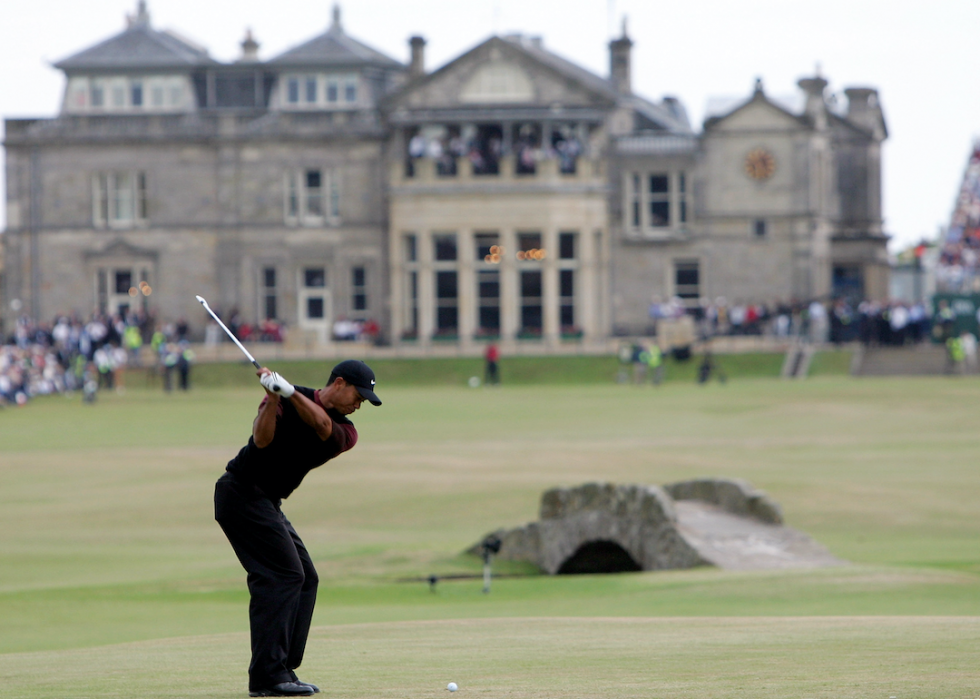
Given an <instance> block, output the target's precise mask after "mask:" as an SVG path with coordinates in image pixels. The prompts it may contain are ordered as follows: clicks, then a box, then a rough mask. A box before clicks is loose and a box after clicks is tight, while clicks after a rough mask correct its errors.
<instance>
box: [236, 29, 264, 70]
mask: <svg viewBox="0 0 980 699" xmlns="http://www.w3.org/2000/svg"><path fill="white" fill-rule="evenodd" d="M258 60H259V42H257V41H256V40H255V39H254V38H253V37H252V30H251V29H246V30H245V38H244V39H243V40H242V57H241V58H239V59H238V62H239V63H258Z"/></svg>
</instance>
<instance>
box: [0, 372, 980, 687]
mask: <svg viewBox="0 0 980 699" xmlns="http://www.w3.org/2000/svg"><path fill="white" fill-rule="evenodd" d="M242 371H247V369H244V368H243V369H242ZM287 376H288V374H287ZM134 385H136V382H135V381H132V382H130V386H134ZM379 385H380V386H381V388H379V393H380V394H381V396H382V398H383V399H384V401H385V405H384V406H383V407H381V408H372V407H371V406H366V407H365V408H363V409H362V410H361V411H360V412H359V413H358V414H357V415H356V416H355V418H354V419H355V422H356V423H357V425H358V428H359V432H360V435H361V441H360V443H359V444H358V446H357V448H356V449H355V450H354V451H353V452H351V453H349V454H346V455H344V456H343V457H341V458H340V459H338V460H336V461H334V462H331V463H330V464H328V465H327V466H325V467H323V468H321V469H318V470H316V471H313V472H312V473H311V474H310V475H309V476H308V477H307V480H306V482H304V484H303V486H302V487H301V488H300V489H299V490H298V491H297V492H296V493H295V494H294V495H293V496H292V497H291V498H290V499H289V500H288V501H287V502H285V503H284V505H283V509H284V511H285V512H286V513H287V515H288V516H289V517H290V519H291V521H292V522H293V523H294V524H295V525H296V528H297V529H298V531H299V532H300V534H301V535H302V536H303V538H304V541H305V542H306V544H307V546H308V547H309V549H310V551H311V553H312V555H313V557H314V560H315V561H316V564H317V568H318V570H319V572H320V578H321V588H320V596H319V604H318V608H317V612H316V617H315V619H314V624H315V625H316V629H315V631H314V637H313V638H312V639H311V643H310V647H309V651H308V654H307V662H306V663H305V664H304V672H303V674H302V676H304V677H305V678H307V679H309V680H310V681H313V682H318V683H322V684H323V686H324V688H325V690H326V691H325V694H326V696H337V697H361V696H364V697H367V696H381V697H416V696H417V697H426V696H432V697H435V696H438V697H444V696H446V695H445V694H443V692H445V686H446V683H447V682H449V681H450V680H452V681H456V682H458V683H459V684H460V687H461V690H460V692H461V693H460V694H459V699H466V697H468V696H477V695H479V696H481V697H483V696H485V697H496V696H513V697H524V696H540V697H556V698H560V699H565V698H566V697H567V698H569V699H571V698H572V697H582V696H588V697H592V696H596V697H598V696H608V697H660V696H663V697H736V696H738V697H744V696H751V697H787V696H807V697H883V698H884V699H887V698H888V697H891V696H895V697H899V698H904V697H937V699H938V698H939V697H943V698H946V697H965V698H970V699H977V698H978V697H980V672H978V671H977V670H976V665H977V663H976V659H977V657H980V656H978V651H980V517H978V514H977V513H978V511H980V510H978V506H977V502H978V496H980V469H978V468H977V463H978V457H980V430H978V429H977V426H978V422H980V421H978V417H977V416H978V415H980V409H978V408H980V382H977V381H974V380H967V379H960V380H956V379H938V378H937V379H904V380H899V379H895V380H890V379H889V380H853V379H849V378H843V377H833V376H824V377H821V378H817V379H814V380H810V381H806V382H783V381H779V380H772V379H742V380H740V379H732V380H730V381H729V382H728V383H727V384H726V385H721V384H718V383H712V384H709V385H707V386H697V385H694V384H693V383H691V382H679V381H675V382H670V383H668V384H666V385H664V386H661V387H659V388H656V389H655V388H653V387H649V386H647V387H635V386H630V385H615V384H609V383H607V384H592V385H578V386H576V385H560V384H555V385H538V386H531V385H526V386H513V385H505V386H503V387H501V388H498V389H483V388H481V389H476V390H473V389H468V388H463V387H457V386H429V387H420V386H410V385H399V386H389V387H385V386H384V376H383V374H381V373H379ZM260 398H261V391H260V390H259V389H258V388H255V387H253V388H235V387H226V388H208V389H198V390H195V391H193V392H191V393H190V394H186V395H184V394H174V395H165V394H163V393H162V391H161V392H158V391H150V390H133V389H132V388H131V390H130V391H129V392H128V393H126V394H125V395H101V396H100V398H99V401H98V403H97V404H96V405H91V406H89V405H83V404H82V403H81V401H80V399H79V398H78V397H75V398H70V399H69V398H63V397H53V398H49V399H45V400H37V401H34V402H33V403H32V404H30V405H29V406H27V407H25V408H21V409H6V410H2V411H0V697H8V696H9V697H17V698H21V697H24V698H30V697H45V698H47V697H51V698H55V697H59V698H60V697H72V698H82V697H89V696H91V697H114V696H119V697H128V696H135V695H139V696H149V697H193V696H209V697H211V696H217V697H234V696H243V695H244V694H245V692H244V689H245V686H246V685H245V681H246V680H245V667H246V665H247V656H248V640H247V612H246V609H247V592H246V590H245V583H244V573H243V571H242V570H241V568H240V566H239V565H238V563H237V561H236V560H235V558H234V556H233V554H232V551H231V548H230V547H229V546H228V544H227V542H226V541H225V539H224V537H223V535H222V533H221V531H220V529H219V528H218V527H217V525H216V524H215V523H214V521H213V514H212V503H211V496H212V493H213V483H214V481H215V479H217V477H218V476H219V475H220V474H221V472H222V470H223V468H224V464H225V462H227V460H228V459H229V458H230V457H231V456H232V455H233V454H234V453H235V452H236V451H237V449H238V448H239V447H240V446H241V444H243V443H244V441H245V439H246V438H247V436H248V434H249V429H250V424H251V419H252V416H253V415H254V412H255V408H256V405H257V403H258V401H259V399H260ZM706 475H715V476H726V477H739V478H745V479H747V480H749V481H751V482H752V483H753V484H755V485H756V486H757V487H760V488H762V489H764V490H766V491H767V492H768V493H769V494H770V495H772V496H773V497H774V498H775V499H776V500H777V501H778V502H780V503H781V504H782V506H783V508H784V511H785V514H786V516H787V520H788V523H789V524H790V525H791V526H794V527H797V528H799V529H802V530H803V531H806V532H807V533H809V534H811V535H812V536H814V537H815V538H816V539H817V540H818V541H820V542H821V543H823V544H825V545H826V546H828V547H829V548H830V549H831V551H832V552H833V553H834V554H836V555H837V556H839V557H841V558H844V559H847V560H849V561H851V562H852V563H853V565H850V566H845V567H842V568H834V569H825V570H817V571H767V572H739V573H734V572H725V571H719V570H715V569H709V568H702V569H696V570H690V571H670V572H661V573H642V574H627V575H616V576H573V577H547V576H539V575H532V576H528V577H513V578H506V579H498V580H496V581H495V582H494V586H493V591H492V593H491V594H490V595H483V594H481V592H480V588H481V583H480V581H478V580H466V581H458V582H450V581H445V582H441V583H440V584H439V585H438V586H437V589H436V591H435V593H432V592H430V591H429V589H428V586H427V585H426V584H425V583H422V582H400V580H401V579H402V578H412V577H419V576H425V575H428V574H429V573H440V574H445V573H454V572H473V573H475V572H477V571H478V570H479V568H480V564H479V562H478V561H476V560H474V559H472V558H470V557H467V556H463V555H461V554H460V552H461V551H462V550H463V549H465V548H466V547H468V546H469V545H471V544H472V543H474V542H476V541H477V540H479V538H480V537H481V536H482V535H483V534H485V533H487V532H488V531H491V530H493V529H496V528H498V527H502V526H515V525H519V524H522V523H524V522H526V521H529V520H533V519H536V518H537V506H538V499H539V496H540V493H541V491H542V490H544V489H546V488H549V487H552V486H555V485H574V484H578V483H582V482H585V481H595V480H604V481H613V482H624V483H625V482H639V483H654V484H660V483H667V482H670V481H673V480H678V479H684V478H693V477H698V476H706ZM498 568H499V569H500V570H501V571H505V572H515V573H528V572H529V571H527V570H526V569H522V568H521V567H520V566H510V567H507V566H498Z"/></svg>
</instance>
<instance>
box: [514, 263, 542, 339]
mask: <svg viewBox="0 0 980 699" xmlns="http://www.w3.org/2000/svg"><path fill="white" fill-rule="evenodd" d="M520 283H521V332H522V333H525V334H530V335H540V334H541V328H542V318H543V313H542V307H541V288H542V284H541V270H524V271H522V272H521V280H520Z"/></svg>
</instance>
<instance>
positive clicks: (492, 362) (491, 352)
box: [483, 342, 500, 385]
mask: <svg viewBox="0 0 980 699" xmlns="http://www.w3.org/2000/svg"><path fill="white" fill-rule="evenodd" d="M483 357H484V359H486V360H487V364H486V370H485V371H484V374H483V383H485V384H493V385H496V384H498V383H500V374H499V372H498V369H497V361H498V360H499V359H500V350H499V349H497V345H495V344H494V343H492V342H491V343H490V344H489V345H487V350H486V352H484V353H483Z"/></svg>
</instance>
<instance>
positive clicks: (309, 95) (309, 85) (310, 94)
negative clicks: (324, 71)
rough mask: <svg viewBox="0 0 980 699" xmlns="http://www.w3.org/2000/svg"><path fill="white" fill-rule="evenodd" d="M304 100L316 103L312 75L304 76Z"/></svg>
mask: <svg viewBox="0 0 980 699" xmlns="http://www.w3.org/2000/svg"><path fill="white" fill-rule="evenodd" d="M306 101H307V103H309V104H314V103H316V78H315V77H313V76H312V75H310V76H307V78H306Z"/></svg>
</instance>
